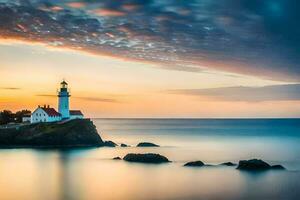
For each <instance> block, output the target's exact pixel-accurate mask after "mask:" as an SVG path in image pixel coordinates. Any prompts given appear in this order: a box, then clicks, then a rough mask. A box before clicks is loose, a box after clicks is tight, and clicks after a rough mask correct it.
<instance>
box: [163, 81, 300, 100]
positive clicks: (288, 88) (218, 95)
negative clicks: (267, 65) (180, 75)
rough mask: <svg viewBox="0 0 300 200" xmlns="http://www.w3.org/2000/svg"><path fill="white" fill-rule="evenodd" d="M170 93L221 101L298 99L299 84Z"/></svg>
mask: <svg viewBox="0 0 300 200" xmlns="http://www.w3.org/2000/svg"><path fill="white" fill-rule="evenodd" d="M168 93H171V94H184V95H192V96H206V97H212V98H214V99H217V100H221V101H250V102H257V101H300V84H286V85H271V86H264V87H245V86H240V87H222V88H208V89H178V90H169V91H168Z"/></svg>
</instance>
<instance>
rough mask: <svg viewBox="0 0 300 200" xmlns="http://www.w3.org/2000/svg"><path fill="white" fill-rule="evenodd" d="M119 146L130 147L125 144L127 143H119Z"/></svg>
mask: <svg viewBox="0 0 300 200" xmlns="http://www.w3.org/2000/svg"><path fill="white" fill-rule="evenodd" d="M121 147H130V146H129V145H127V144H123V143H122V144H121Z"/></svg>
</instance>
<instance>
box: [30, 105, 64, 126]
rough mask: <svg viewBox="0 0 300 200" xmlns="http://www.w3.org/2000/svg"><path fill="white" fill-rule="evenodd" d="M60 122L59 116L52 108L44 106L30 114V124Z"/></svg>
mask: <svg viewBox="0 0 300 200" xmlns="http://www.w3.org/2000/svg"><path fill="white" fill-rule="evenodd" d="M60 120H61V114H60V113H58V112H57V111H56V110H55V109H54V108H50V106H47V107H46V105H45V106H44V107H40V106H39V107H38V108H37V109H36V110H35V111H34V112H33V113H32V114H31V120H30V122H31V123H38V122H56V121H60Z"/></svg>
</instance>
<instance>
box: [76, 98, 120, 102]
mask: <svg viewBox="0 0 300 200" xmlns="http://www.w3.org/2000/svg"><path fill="white" fill-rule="evenodd" d="M74 98H76V99H81V100H85V101H95V102H104V103H119V101H118V100H116V99H110V98H97V97H74Z"/></svg>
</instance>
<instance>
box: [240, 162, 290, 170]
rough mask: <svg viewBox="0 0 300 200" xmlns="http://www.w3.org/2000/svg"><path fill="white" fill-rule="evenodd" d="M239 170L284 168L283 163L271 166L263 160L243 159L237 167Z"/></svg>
mask: <svg viewBox="0 0 300 200" xmlns="http://www.w3.org/2000/svg"><path fill="white" fill-rule="evenodd" d="M237 169H239V170H248V171H263V170H270V169H284V167H283V166H281V165H274V166H271V165H269V164H268V163H266V162H265V161H263V160H259V159H251V160H241V161H240V162H239V165H238V167H237Z"/></svg>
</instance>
